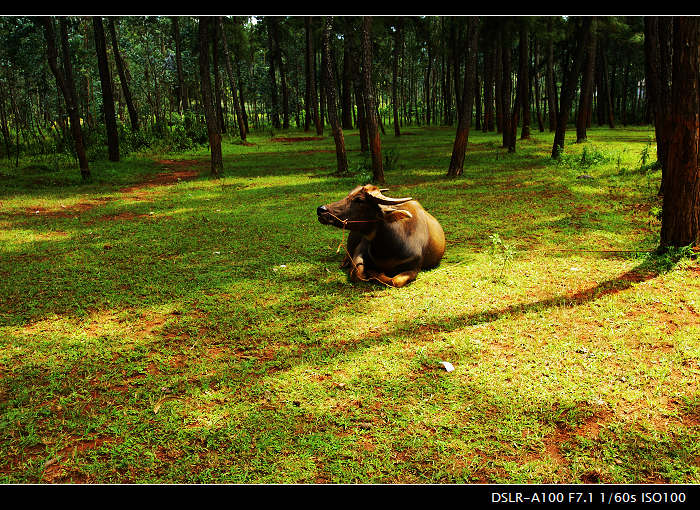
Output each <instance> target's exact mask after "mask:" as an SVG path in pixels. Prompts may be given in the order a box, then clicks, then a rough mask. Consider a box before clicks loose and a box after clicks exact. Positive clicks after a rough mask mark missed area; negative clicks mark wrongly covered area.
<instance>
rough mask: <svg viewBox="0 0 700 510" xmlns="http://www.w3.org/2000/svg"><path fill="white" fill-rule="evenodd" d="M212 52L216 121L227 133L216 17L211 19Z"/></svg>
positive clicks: (221, 131) (220, 129)
mask: <svg viewBox="0 0 700 510" xmlns="http://www.w3.org/2000/svg"><path fill="white" fill-rule="evenodd" d="M210 28H211V54H212V74H213V75H214V107H215V109H216V122H217V123H218V125H219V129H218V131H219V133H226V121H225V119H224V110H223V107H222V104H221V103H222V99H223V94H222V91H221V73H220V72H219V39H220V38H221V35H220V34H219V24H218V23H217V22H216V20H215V19H213V20H212V21H211V24H210Z"/></svg>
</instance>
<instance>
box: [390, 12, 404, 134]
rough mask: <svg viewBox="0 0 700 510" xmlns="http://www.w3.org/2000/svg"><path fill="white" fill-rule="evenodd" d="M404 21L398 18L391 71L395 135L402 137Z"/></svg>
mask: <svg viewBox="0 0 700 510" xmlns="http://www.w3.org/2000/svg"><path fill="white" fill-rule="evenodd" d="M402 25H403V21H402V20H401V18H396V32H394V55H393V65H392V69H391V106H392V110H393V112H394V135H395V136H401V128H400V126H399V103H398V101H399V97H398V79H399V46H400V45H401V38H402V34H403V26H402Z"/></svg>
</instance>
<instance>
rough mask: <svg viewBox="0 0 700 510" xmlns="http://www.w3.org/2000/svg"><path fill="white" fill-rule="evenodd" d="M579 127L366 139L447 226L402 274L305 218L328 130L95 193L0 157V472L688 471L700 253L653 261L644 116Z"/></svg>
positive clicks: (471, 474) (304, 476)
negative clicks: (459, 140) (344, 251)
mask: <svg viewBox="0 0 700 510" xmlns="http://www.w3.org/2000/svg"><path fill="white" fill-rule="evenodd" d="M573 135H574V133H573V132H570V136H569V137H568V138H567V147H566V150H565V155H564V157H563V159H562V162H561V163H555V162H552V161H551V160H550V158H549V153H550V150H551V143H552V135H551V134H549V133H539V132H537V131H535V132H534V133H533V139H532V140H529V141H520V140H518V150H517V152H516V153H515V154H507V153H506V152H504V150H503V149H501V148H500V138H499V135H496V134H491V133H489V134H484V133H481V132H476V131H473V132H472V133H471V136H470V145H469V149H468V152H467V157H466V163H465V171H464V176H463V177H461V178H459V179H447V178H446V177H445V173H446V171H447V167H448V164H449V159H450V153H451V148H452V141H453V137H454V130H453V129H442V128H414V129H409V130H406V131H405V134H404V136H401V137H400V138H398V139H397V138H395V137H393V136H391V135H390V134H387V135H386V136H384V137H383V139H382V143H383V149H384V150H385V152H387V153H390V154H392V155H393V157H394V159H395V160H394V161H393V163H392V165H390V168H388V169H386V178H387V184H388V187H389V188H390V189H391V191H390V192H387V194H388V195H390V196H395V197H399V196H406V195H410V196H412V197H414V198H416V199H418V200H420V202H421V203H422V204H423V206H424V207H425V208H426V209H427V210H428V211H429V212H431V213H432V214H433V215H434V216H436V217H437V218H438V219H439V220H440V222H441V223H442V225H443V228H444V230H445V233H446V237H447V252H446V256H445V258H444V259H443V262H442V264H441V265H440V266H439V267H438V268H437V269H434V270H432V271H427V272H423V273H420V274H419V276H418V278H417V280H416V281H415V282H414V283H412V284H410V285H409V286H407V287H405V288H402V289H392V288H387V287H384V286H379V285H374V284H368V283H360V284H353V283H351V282H350V281H349V279H348V277H347V275H346V274H345V273H344V272H343V271H342V270H341V269H339V267H338V266H339V264H340V261H341V254H339V253H337V252H336V249H337V248H338V245H339V243H340V242H341V237H342V233H341V231H340V230H337V229H333V228H332V227H328V226H324V225H321V224H320V223H318V221H317V220H316V214H315V209H316V207H317V206H318V205H321V204H324V203H328V202H330V201H334V200H337V199H339V198H341V197H342V196H344V195H345V194H346V193H347V192H348V191H349V190H350V189H351V188H352V187H353V186H354V185H356V184H362V183H363V182H361V181H362V180H364V179H365V178H366V174H367V171H366V170H363V158H362V156H361V154H360V152H359V139H358V137H357V133H356V132H348V133H346V142H347V145H348V148H349V159H350V165H351V167H352V168H353V169H354V170H355V174H354V175H351V176H346V177H336V176H334V175H333V172H334V169H335V154H334V152H333V151H334V146H333V140H332V137H331V136H330V134H329V133H327V136H326V137H324V138H323V139H321V140H309V141H296V142H289V141H288V142H284V141H276V140H275V139H273V138H271V137H270V134H269V133H266V134H258V135H255V134H254V135H252V136H251V137H250V138H249V142H251V145H246V146H244V145H240V144H238V143H236V142H235V141H228V142H227V143H226V144H225V146H224V164H225V165H224V166H225V176H224V177H223V178H222V179H219V180H211V179H210V178H209V177H208V153H207V151H206V150H204V149H202V150H201V151H199V152H194V153H188V154H176V155H174V154H170V155H147V154H146V155H138V156H130V157H128V158H125V159H124V161H122V162H121V163H118V164H111V163H108V162H94V163H93V165H92V170H93V174H94V176H95V179H94V182H92V183H90V184H81V183H80V182H79V173H78V170H77V169H76V168H75V166H74V165H70V164H66V163H64V162H55V163H51V162H45V163H41V164H39V163H36V162H31V163H30V162H27V163H26V164H24V165H23V164H22V162H20V166H19V168H15V167H14V166H12V163H13V162H7V161H6V160H4V161H3V164H4V165H5V166H2V167H0V482H3V483H38V482H42V483H66V482H72V483H181V482H191V483H221V482H232V483H588V482H592V483H650V482H671V483H698V482H700V446H699V445H700V443H699V442H698V440H699V439H700V437H699V430H698V425H699V424H700V398H699V395H698V376H699V374H700V320H698V319H699V318H700V267H699V266H698V262H697V260H695V259H693V258H691V257H688V256H687V255H688V253H687V252H684V251H679V252H678V253H675V254H671V255H665V256H658V255H654V254H652V253H650V252H651V251H653V250H654V249H655V248H656V246H657V244H658V232H659V226H660V224H659V220H658V211H659V210H660V205H661V203H660V200H659V199H658V198H657V196H656V190H657V186H658V182H659V173H660V172H659V171H658V170H655V169H654V167H653V166H651V163H652V162H653V161H654V160H655V159H656V158H655V153H654V148H655V145H652V144H651V142H650V140H652V139H653V129H651V128H647V127H643V128H642V127H637V128H618V129H615V130H609V129H591V130H589V141H588V142H587V143H585V144H574V143H573V141H574V140H573V139H572V138H571V137H572V136H573ZM278 136H279V134H278ZM283 136H287V137H295V136H297V137H303V136H309V135H308V133H303V132H297V133H284V134H283ZM650 149H651V153H652V154H651V155H649V154H648V152H650ZM613 250H619V251H613ZM441 361H447V362H450V363H451V364H452V365H453V366H454V367H455V370H454V371H452V372H447V371H446V370H445V369H444V367H443V365H442V364H441V363H440V362H441Z"/></svg>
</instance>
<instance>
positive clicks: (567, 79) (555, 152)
mask: <svg viewBox="0 0 700 510" xmlns="http://www.w3.org/2000/svg"><path fill="white" fill-rule="evenodd" d="M572 22H574V23H577V24H578V26H577V29H576V31H575V33H574V39H573V40H574V44H575V49H574V51H573V52H572V53H573V55H572V59H571V61H570V62H569V63H568V68H567V70H566V72H565V73H564V82H563V83H562V87H561V97H560V105H559V118H558V119H557V129H556V131H555V133H554V143H553V144H552V158H554V159H557V158H558V157H559V155H560V154H561V151H562V150H563V148H564V140H565V138H566V124H567V122H568V121H569V112H570V110H571V106H572V105H573V102H574V94H575V92H576V84H577V82H578V78H579V74H580V73H581V66H582V60H583V52H584V49H585V41H586V40H587V38H588V37H590V30H591V20H590V18H583V19H582V20H575V19H572Z"/></svg>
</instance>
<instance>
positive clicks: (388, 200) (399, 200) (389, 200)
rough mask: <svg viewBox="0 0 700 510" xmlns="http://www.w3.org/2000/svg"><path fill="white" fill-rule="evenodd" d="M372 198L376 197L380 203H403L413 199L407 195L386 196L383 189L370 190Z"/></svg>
mask: <svg viewBox="0 0 700 510" xmlns="http://www.w3.org/2000/svg"><path fill="white" fill-rule="evenodd" d="M368 193H369V194H370V195H371V196H372V198H374V199H375V200H376V201H377V202H378V203H380V204H385V205H399V204H403V203H405V202H409V201H411V200H413V198H411V197H405V198H391V197H385V196H384V195H383V194H382V193H381V190H376V191H369V192H368Z"/></svg>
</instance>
